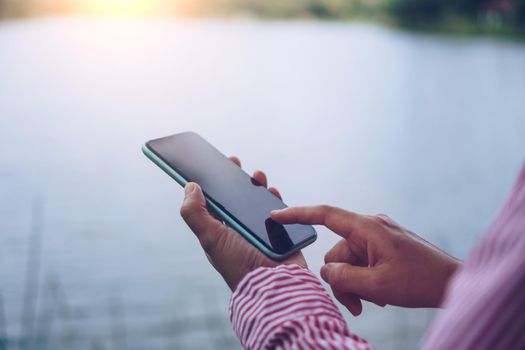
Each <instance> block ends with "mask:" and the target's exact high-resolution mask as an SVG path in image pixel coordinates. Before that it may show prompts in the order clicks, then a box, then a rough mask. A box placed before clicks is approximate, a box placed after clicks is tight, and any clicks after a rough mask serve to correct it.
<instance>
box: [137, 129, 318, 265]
mask: <svg viewBox="0 0 525 350" xmlns="http://www.w3.org/2000/svg"><path fill="white" fill-rule="evenodd" d="M142 150H143V152H144V154H145V155H146V156H147V157H148V158H149V159H151V160H152V161H153V162H154V163H155V164H157V165H158V166H159V167H160V168H161V169H162V170H164V171H165V172H166V173H167V174H168V175H169V176H171V177H172V178H173V179H174V180H175V181H177V182H178V183H179V184H180V185H181V186H183V187H184V186H185V185H186V184H187V183H188V182H196V183H197V184H199V185H200V187H201V188H202V191H203V193H204V196H205V197H206V201H207V204H208V208H210V210H211V211H213V212H214V214H215V215H216V216H217V217H218V218H219V219H221V220H222V221H224V223H225V224H227V225H229V226H230V227H232V228H233V229H235V230H236V231H237V232H239V233H240V234H241V235H242V236H243V237H244V238H246V239H247V240H248V241H249V242H250V243H251V244H253V245H254V246H255V247H256V248H257V249H259V250H260V251H261V252H263V253H264V254H266V255H267V256H268V257H270V258H272V259H274V260H283V259H285V258H287V257H288V256H290V255H292V254H293V253H295V252H297V251H298V250H300V249H301V248H303V247H305V246H307V245H309V244H310V243H312V242H314V241H315V239H316V238H317V233H316V232H315V229H314V228H313V227H312V226H310V225H300V224H291V225H281V224H279V223H277V222H275V221H274V220H272V219H271V218H270V212H271V211H272V210H275V209H283V208H286V204H284V203H283V201H282V200H280V199H279V198H278V197H276V196H275V195H274V194H273V193H271V192H270V191H268V190H267V189H266V188H265V187H264V186H262V185H261V184H259V183H258V182H257V181H255V180H254V179H252V178H251V176H249V175H248V174H247V173H245V172H244V171H243V170H242V169H241V168H240V167H238V166H237V165H236V164H235V163H233V162H232V161H231V160H230V159H228V158H227V157H226V156H225V155H223V154H222V153H221V152H219V151H218V150H217V149H216V148H215V147H213V146H212V145H211V144H210V143H209V142H207V141H206V140H205V139H204V138H202V137H201V136H199V135H198V134H196V133H194V132H184V133H180V134H176V135H171V136H167V137H162V138H159V139H154V140H151V141H148V142H146V143H145V144H144V146H143V147H142Z"/></svg>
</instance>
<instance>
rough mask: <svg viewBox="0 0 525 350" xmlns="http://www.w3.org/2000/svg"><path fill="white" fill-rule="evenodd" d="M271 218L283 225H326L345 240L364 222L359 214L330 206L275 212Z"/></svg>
mask: <svg viewBox="0 0 525 350" xmlns="http://www.w3.org/2000/svg"><path fill="white" fill-rule="evenodd" d="M271 217H272V219H274V220H275V221H277V222H279V223H281V224H295V223H297V224H309V225H324V226H326V227H328V228H329V229H330V230H332V231H334V232H335V233H337V234H338V235H340V236H342V237H345V238H346V237H347V236H348V235H349V234H350V232H352V231H353V230H355V229H356V228H357V227H358V226H359V225H360V224H362V223H363V220H364V217H363V216H361V215H359V214H356V213H352V212H350V211H346V210H343V209H340V208H336V207H331V206H328V205H318V206H313V207H290V208H285V209H282V210H274V211H272V212H271Z"/></svg>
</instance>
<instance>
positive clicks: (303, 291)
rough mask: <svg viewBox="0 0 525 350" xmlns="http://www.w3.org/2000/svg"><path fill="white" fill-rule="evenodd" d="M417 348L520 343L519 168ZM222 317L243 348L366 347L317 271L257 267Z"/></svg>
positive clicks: (522, 184) (522, 215) (522, 200)
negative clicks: (497, 212) (227, 314)
mask: <svg viewBox="0 0 525 350" xmlns="http://www.w3.org/2000/svg"><path fill="white" fill-rule="evenodd" d="M443 307H444V309H443V310H441V311H440V312H439V313H438V316H437V317H436V319H435V320H434V322H433V324H432V326H431V328H430V329H429V331H428V333H427V335H426V337H425V339H424V340H423V345H422V346H423V348H424V349H525V167H524V168H523V169H522V172H521V175H520V177H519V178H518V181H517V183H516V186H515V188H514V190H513V193H512V195H511V197H510V198H509V199H508V201H507V202H506V204H505V206H504V207H503V209H502V211H501V213H500V215H499V216H498V218H497V220H496V221H495V223H494V224H493V226H492V227H491V228H490V230H489V232H488V233H487V235H486V237H485V238H484V239H483V240H482V241H481V242H480V244H479V245H478V246H477V247H476V248H475V249H474V250H473V252H472V254H471V255H470V257H469V258H468V259H467V261H466V262H465V264H464V267H463V269H462V270H461V271H459V272H458V273H456V275H455V276H454V277H453V279H452V281H451V282H450V283H449V287H448V290H447V294H446V297H445V300H444V304H443ZM230 319H231V322H232V324H233V328H234V330H235V333H236V334H237V336H238V337H239V339H240V341H241V344H242V346H243V347H244V348H246V349H372V348H373V347H372V346H371V345H370V344H368V343H367V341H366V340H364V339H362V338H360V337H358V336H357V335H355V334H352V333H351V332H350V331H349V329H348V326H347V324H346V322H345V320H344V319H343V317H342V315H341V313H340V312H339V310H338V308H337V307H336V305H335V304H334V302H333V300H332V298H331V297H330V295H329V294H328V293H327V291H326V290H325V289H324V288H323V286H322V285H321V283H320V282H319V280H318V279H317V277H316V276H315V275H314V274H313V273H312V272H311V271H309V270H307V269H304V268H302V267H300V266H298V265H280V266H278V267H274V268H263V267H261V268H258V269H256V270H254V271H252V272H251V273H249V274H247V275H246V276H245V277H244V278H243V279H242V280H241V282H240V283H239V285H238V286H237V288H236V290H235V291H234V293H233V295H232V298H231V302H230Z"/></svg>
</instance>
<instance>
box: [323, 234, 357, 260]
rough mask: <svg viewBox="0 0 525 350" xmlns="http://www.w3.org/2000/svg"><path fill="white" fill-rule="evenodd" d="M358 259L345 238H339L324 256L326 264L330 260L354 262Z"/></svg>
mask: <svg viewBox="0 0 525 350" xmlns="http://www.w3.org/2000/svg"><path fill="white" fill-rule="evenodd" d="M358 260H359V257H358V256H357V255H356V254H354V253H353V252H352V249H350V245H349V244H348V241H347V240H346V239H341V240H340V241H339V242H337V243H336V244H335V245H334V246H333V247H332V248H331V249H330V250H329V251H328V252H327V253H326V254H325V256H324V262H325V263H326V264H328V263H331V262H344V263H348V264H355V263H356V262H357V261H358Z"/></svg>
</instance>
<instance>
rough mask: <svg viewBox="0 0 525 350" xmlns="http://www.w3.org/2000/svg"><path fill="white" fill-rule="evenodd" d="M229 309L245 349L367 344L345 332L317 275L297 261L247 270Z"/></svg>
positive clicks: (356, 345) (360, 347) (344, 347)
mask: <svg viewBox="0 0 525 350" xmlns="http://www.w3.org/2000/svg"><path fill="white" fill-rule="evenodd" d="M230 315H231V321H232V323H233V328H234V330H235V333H236V334H237V336H238V337H239V339H240V340H241V344H242V345H243V347H244V348H245V349H330V350H331V349H372V347H371V346H370V345H369V344H368V343H367V342H366V340H363V339H361V338H359V337H357V336H356V335H354V334H352V333H350V331H349V330H348V328H347V325H346V322H345V320H344V319H343V316H342V315H341V313H340V312H339V309H338V308H337V306H336V305H335V304H334V302H333V301H332V298H331V297H330V295H329V294H328V293H327V291H326V290H325V289H324V287H323V286H322V285H321V283H320V282H319V280H318V279H317V277H315V275H314V274H313V273H312V272H311V271H309V270H307V269H304V268H302V267H300V266H298V265H281V266H278V267H275V268H259V269H257V270H255V271H253V272H251V273H249V274H248V275H246V276H245V277H244V278H243V280H242V281H241V282H240V283H239V285H238V286H237V289H236V291H235V292H234V293H233V295H232V299H231V303H230Z"/></svg>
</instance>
